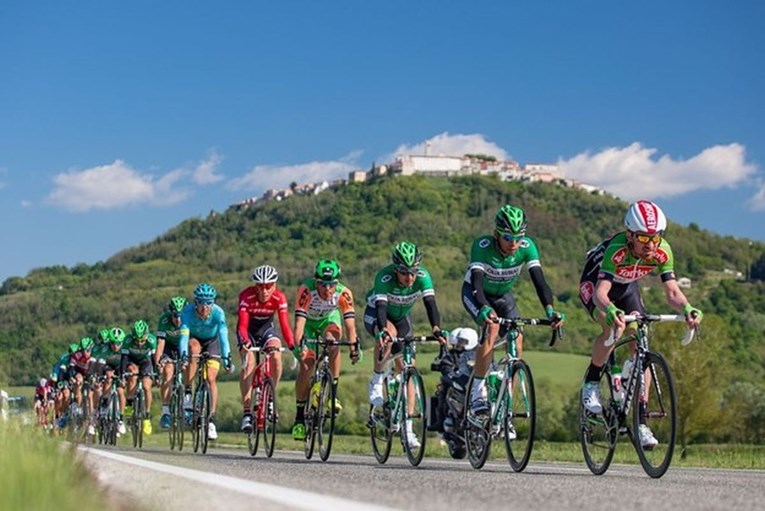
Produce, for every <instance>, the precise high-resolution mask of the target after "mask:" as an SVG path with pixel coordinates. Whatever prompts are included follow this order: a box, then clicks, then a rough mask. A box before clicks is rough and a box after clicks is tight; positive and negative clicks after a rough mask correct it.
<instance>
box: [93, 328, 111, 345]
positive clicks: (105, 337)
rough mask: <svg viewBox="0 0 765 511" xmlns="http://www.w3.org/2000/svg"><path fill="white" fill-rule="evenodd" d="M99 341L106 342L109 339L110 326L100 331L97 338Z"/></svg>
mask: <svg viewBox="0 0 765 511" xmlns="http://www.w3.org/2000/svg"><path fill="white" fill-rule="evenodd" d="M96 340H97V341H98V342H106V341H108V340H109V329H108V328H102V329H101V330H99V331H98V337H97V338H96Z"/></svg>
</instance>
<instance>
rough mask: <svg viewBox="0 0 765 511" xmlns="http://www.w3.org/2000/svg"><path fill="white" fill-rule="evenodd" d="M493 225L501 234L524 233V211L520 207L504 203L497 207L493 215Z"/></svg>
mask: <svg viewBox="0 0 765 511" xmlns="http://www.w3.org/2000/svg"><path fill="white" fill-rule="evenodd" d="M494 226H495V227H496V229H497V231H499V232H500V233H501V234H515V235H519V234H525V233H526V226H527V224H526V213H524V212H523V210H522V209H521V208H516V207H515V206H511V205H510V204H506V205H504V206H502V207H501V208H499V211H497V215H496V216H495V217H494Z"/></svg>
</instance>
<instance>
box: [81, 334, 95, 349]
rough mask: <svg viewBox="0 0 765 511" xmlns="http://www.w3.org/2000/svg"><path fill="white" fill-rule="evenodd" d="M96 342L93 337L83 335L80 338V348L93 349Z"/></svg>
mask: <svg viewBox="0 0 765 511" xmlns="http://www.w3.org/2000/svg"><path fill="white" fill-rule="evenodd" d="M94 344H95V341H94V340H93V338H92V337H83V338H82V339H80V348H82V349H83V350H92V349H93V345H94Z"/></svg>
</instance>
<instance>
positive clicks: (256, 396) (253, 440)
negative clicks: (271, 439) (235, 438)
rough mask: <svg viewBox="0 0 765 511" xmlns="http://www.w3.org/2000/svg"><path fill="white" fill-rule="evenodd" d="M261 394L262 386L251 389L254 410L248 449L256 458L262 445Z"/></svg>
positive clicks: (251, 401) (248, 434) (252, 408)
mask: <svg viewBox="0 0 765 511" xmlns="http://www.w3.org/2000/svg"><path fill="white" fill-rule="evenodd" d="M261 394H262V391H261V387H260V386H257V387H255V388H253V389H250V408H251V410H252V420H253V424H252V431H250V432H249V433H247V448H248V449H249V451H250V456H255V455H256V454H257V453H258V445H259V444H260V428H261V426H262V422H261V402H260V399H261V398H260V396H261Z"/></svg>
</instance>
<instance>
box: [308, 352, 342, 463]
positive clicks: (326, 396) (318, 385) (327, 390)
mask: <svg viewBox="0 0 765 511" xmlns="http://www.w3.org/2000/svg"><path fill="white" fill-rule="evenodd" d="M306 342H313V343H316V351H317V357H316V363H315V366H314V370H313V376H312V377H311V392H310V394H309V398H308V402H307V403H306V405H305V439H304V440H303V450H304V452H305V457H306V458H307V459H309V460H310V459H311V457H312V456H313V451H314V447H315V445H316V444H317V443H318V444H319V457H320V458H321V461H327V459H329V454H330V452H331V451H332V438H333V436H334V434H335V416H336V415H337V412H336V410H335V402H336V399H337V395H336V393H337V388H336V387H335V385H334V384H333V383H334V379H335V378H334V376H333V374H332V369H331V368H330V366H329V348H330V347H332V346H351V344H352V343H351V342H350V341H343V340H335V339H332V338H323V339H315V340H314V339H306ZM353 344H355V343H353Z"/></svg>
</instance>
